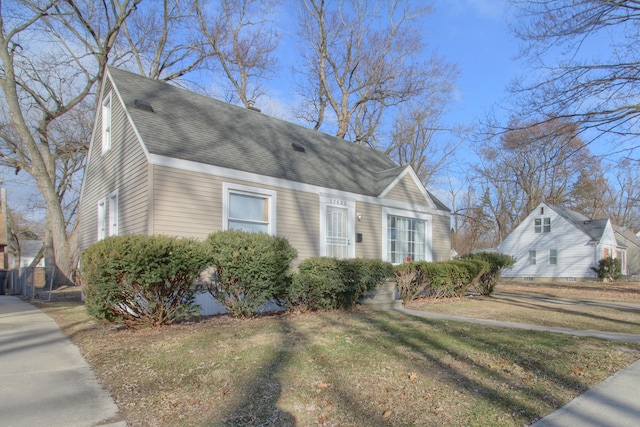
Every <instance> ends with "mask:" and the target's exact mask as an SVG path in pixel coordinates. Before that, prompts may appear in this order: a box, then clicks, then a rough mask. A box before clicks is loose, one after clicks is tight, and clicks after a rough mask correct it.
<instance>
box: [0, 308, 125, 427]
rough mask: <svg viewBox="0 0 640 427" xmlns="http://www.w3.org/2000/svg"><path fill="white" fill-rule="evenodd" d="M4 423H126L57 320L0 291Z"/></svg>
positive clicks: (0, 419)
mask: <svg viewBox="0 0 640 427" xmlns="http://www.w3.org/2000/svg"><path fill="white" fill-rule="evenodd" d="M0 424H1V425H2V426H5V427H17V426H25V427H26V426H29V427H32V426H48V427H56V426H60V427H70V426H79V427H80V426H81V427H87V426H110V427H116V426H117V427H123V426H126V423H125V422H124V421H122V418H121V417H120V416H119V414H118V407H117V406H116V405H115V403H114V402H113V399H112V398H111V396H109V394H108V393H107V392H106V391H104V390H103V389H102V387H101V386H100V384H99V383H98V381H97V379H96V377H95V375H94V374H93V372H92V371H91V368H90V367H89V364H88V363H87V362H86V361H85V360H84V358H83V357H82V356H81V355H80V351H79V349H78V347H76V346H75V345H74V344H73V343H72V342H71V341H70V340H69V339H68V338H67V337H66V336H65V335H64V334H63V333H62V331H61V330H60V328H59V327H58V325H57V324H56V323H55V322H54V321H53V320H52V319H51V318H50V317H49V316H47V315H46V314H44V313H42V312H41V311H40V310H38V309H37V308H35V307H34V306H32V305H31V304H28V303H26V302H24V301H22V300H21V299H20V298H17V297H13V296H5V295H2V296H0Z"/></svg>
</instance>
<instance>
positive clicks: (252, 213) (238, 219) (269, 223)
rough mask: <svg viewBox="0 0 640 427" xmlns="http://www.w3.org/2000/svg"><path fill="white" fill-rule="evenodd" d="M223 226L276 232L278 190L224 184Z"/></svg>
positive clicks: (231, 228) (225, 227)
mask: <svg viewBox="0 0 640 427" xmlns="http://www.w3.org/2000/svg"><path fill="white" fill-rule="evenodd" d="M223 191H224V194H225V204H224V206H223V228H224V229H226V230H244V231H250V232H255V233H266V234H272V235H273V234H275V233H276V226H275V203H276V192H275V191H271V190H265V189H262V188H255V187H248V186H244V185H232V184H227V183H225V184H224V185H223Z"/></svg>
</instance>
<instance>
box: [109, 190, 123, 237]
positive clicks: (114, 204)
mask: <svg viewBox="0 0 640 427" xmlns="http://www.w3.org/2000/svg"><path fill="white" fill-rule="evenodd" d="M119 211H120V199H119V193H118V190H114V191H112V192H111V193H109V229H108V230H107V234H108V235H109V236H117V235H118V233H119V227H120V222H119V221H120V214H119Z"/></svg>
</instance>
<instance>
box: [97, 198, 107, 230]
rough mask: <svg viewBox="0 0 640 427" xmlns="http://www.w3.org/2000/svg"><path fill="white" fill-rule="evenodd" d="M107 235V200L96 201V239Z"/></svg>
mask: <svg viewBox="0 0 640 427" xmlns="http://www.w3.org/2000/svg"><path fill="white" fill-rule="evenodd" d="M105 237H107V200H106V199H100V200H99V201H98V240H102V239H104V238H105Z"/></svg>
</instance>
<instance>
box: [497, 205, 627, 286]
mask: <svg viewBox="0 0 640 427" xmlns="http://www.w3.org/2000/svg"><path fill="white" fill-rule="evenodd" d="M499 251H500V253H504V254H507V255H511V256H513V257H514V258H515V259H516V263H515V264H514V266H513V267H511V268H509V269H506V270H505V271H503V272H502V277H510V278H523V279H525V280H533V279H534V278H538V279H540V278H543V279H548V280H551V279H556V278H562V279H566V280H575V279H584V278H597V274H596V273H595V271H593V270H592V267H597V266H598V261H599V260H601V259H603V258H606V257H613V258H618V259H619V260H620V261H621V266H622V268H621V270H622V274H625V275H626V274H628V267H627V248H626V246H624V245H622V244H621V243H619V242H618V241H617V239H616V236H615V232H614V227H613V225H612V224H611V221H610V220H609V219H597V220H592V219H589V218H587V217H586V216H584V215H582V214H580V213H578V212H574V211H572V210H570V209H566V208H563V207H560V206H555V205H550V204H547V203H540V204H539V205H538V206H537V207H536V208H535V209H534V210H533V211H532V212H531V213H530V214H529V215H528V216H527V217H526V218H525V219H524V220H523V221H522V222H521V223H520V225H518V226H517V227H516V229H515V230H513V231H512V232H511V234H509V235H508V236H507V238H505V240H504V241H503V242H502V243H501V244H500V246H499Z"/></svg>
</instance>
